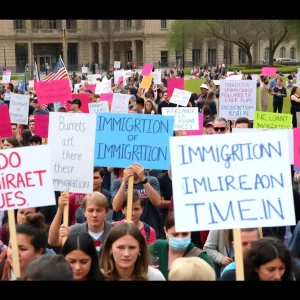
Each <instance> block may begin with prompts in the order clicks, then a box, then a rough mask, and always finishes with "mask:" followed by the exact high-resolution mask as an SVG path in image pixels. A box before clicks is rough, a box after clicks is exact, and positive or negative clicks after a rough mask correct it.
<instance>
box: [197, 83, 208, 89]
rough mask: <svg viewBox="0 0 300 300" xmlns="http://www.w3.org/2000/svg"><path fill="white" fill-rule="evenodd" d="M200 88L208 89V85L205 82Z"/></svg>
mask: <svg viewBox="0 0 300 300" xmlns="http://www.w3.org/2000/svg"><path fill="white" fill-rule="evenodd" d="M199 88H200V89H207V90H208V86H207V85H206V84H205V83H202V84H201V85H200V87H199Z"/></svg>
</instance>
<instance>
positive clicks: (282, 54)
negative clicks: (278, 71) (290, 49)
mask: <svg viewBox="0 0 300 300" xmlns="http://www.w3.org/2000/svg"><path fill="white" fill-rule="evenodd" d="M280 57H282V58H283V57H285V48H284V47H281V48H280Z"/></svg>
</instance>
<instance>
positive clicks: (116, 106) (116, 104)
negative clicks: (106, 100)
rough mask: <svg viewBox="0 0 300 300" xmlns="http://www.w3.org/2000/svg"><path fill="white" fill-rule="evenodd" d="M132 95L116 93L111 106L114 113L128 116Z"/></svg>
mask: <svg viewBox="0 0 300 300" xmlns="http://www.w3.org/2000/svg"><path fill="white" fill-rule="evenodd" d="M130 96H131V95H128V94H118V93H114V95H113V99H112V105H111V112H112V113H120V114H128V107H129V99H130Z"/></svg>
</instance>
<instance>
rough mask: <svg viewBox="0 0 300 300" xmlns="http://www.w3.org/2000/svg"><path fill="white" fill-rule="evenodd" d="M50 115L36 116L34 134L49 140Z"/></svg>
mask: <svg viewBox="0 0 300 300" xmlns="http://www.w3.org/2000/svg"><path fill="white" fill-rule="evenodd" d="M48 128H49V115H35V116H34V134H35V135H39V136H40V137H42V138H48Z"/></svg>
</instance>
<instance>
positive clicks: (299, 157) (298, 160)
mask: <svg viewBox="0 0 300 300" xmlns="http://www.w3.org/2000/svg"><path fill="white" fill-rule="evenodd" d="M0 107H1V106H0ZM293 135H294V165H295V166H296V167H298V168H300V128H294V129H293Z"/></svg>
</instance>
